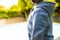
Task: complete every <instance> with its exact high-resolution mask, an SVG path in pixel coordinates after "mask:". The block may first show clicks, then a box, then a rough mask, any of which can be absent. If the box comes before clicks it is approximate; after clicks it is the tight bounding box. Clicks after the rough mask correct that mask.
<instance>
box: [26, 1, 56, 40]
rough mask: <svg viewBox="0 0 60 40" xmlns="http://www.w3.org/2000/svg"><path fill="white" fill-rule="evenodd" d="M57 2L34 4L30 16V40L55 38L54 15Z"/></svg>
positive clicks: (28, 23) (51, 39) (28, 22)
mask: <svg viewBox="0 0 60 40" xmlns="http://www.w3.org/2000/svg"><path fill="white" fill-rule="evenodd" d="M54 7H55V3H52V2H40V3H38V4H36V5H35V6H34V8H33V9H32V11H31V12H30V15H29V17H28V21H27V26H28V34H29V40H53V35H52V17H51V15H52V14H53V13H54Z"/></svg>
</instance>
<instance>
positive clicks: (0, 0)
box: [0, 0, 18, 8]
mask: <svg viewBox="0 0 60 40" xmlns="http://www.w3.org/2000/svg"><path fill="white" fill-rule="evenodd" d="M17 3H18V0H0V6H1V5H2V6H4V7H5V8H10V7H11V6H12V5H14V4H15V5H17Z"/></svg>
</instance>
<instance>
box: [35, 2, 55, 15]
mask: <svg viewBox="0 0 60 40" xmlns="http://www.w3.org/2000/svg"><path fill="white" fill-rule="evenodd" d="M55 4H56V3H55V2H40V3H37V4H36V5H35V7H34V8H36V7H42V8H44V9H45V10H47V11H48V14H49V15H50V16H51V15H52V14H53V13H54V8H55Z"/></svg>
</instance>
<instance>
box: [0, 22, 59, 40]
mask: <svg viewBox="0 0 60 40" xmlns="http://www.w3.org/2000/svg"><path fill="white" fill-rule="evenodd" d="M53 26H54V27H53V34H54V36H55V39H56V38H57V37H59V36H60V35H59V34H60V31H59V29H60V24H57V23H54V24H53ZM27 32H28V31H27V27H26V22H23V23H14V24H8V25H0V40H28V35H27Z"/></svg>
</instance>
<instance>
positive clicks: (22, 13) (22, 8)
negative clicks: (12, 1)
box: [0, 0, 60, 22]
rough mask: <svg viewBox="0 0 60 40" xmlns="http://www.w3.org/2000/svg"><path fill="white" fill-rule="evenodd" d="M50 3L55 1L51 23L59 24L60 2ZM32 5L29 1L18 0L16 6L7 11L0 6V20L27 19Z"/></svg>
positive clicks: (57, 0)
mask: <svg viewBox="0 0 60 40" xmlns="http://www.w3.org/2000/svg"><path fill="white" fill-rule="evenodd" d="M51 1H56V6H55V12H54V14H53V16H52V17H53V21H57V22H60V19H59V17H60V0H51ZM33 5H34V4H32V2H31V0H18V4H17V5H12V6H11V7H10V8H7V9H4V6H1V5H0V19H2V18H7V19H8V18H13V17H24V18H26V19H27V18H28V15H29V13H30V10H31V9H32V7H33ZM56 19H57V20H56Z"/></svg>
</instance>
